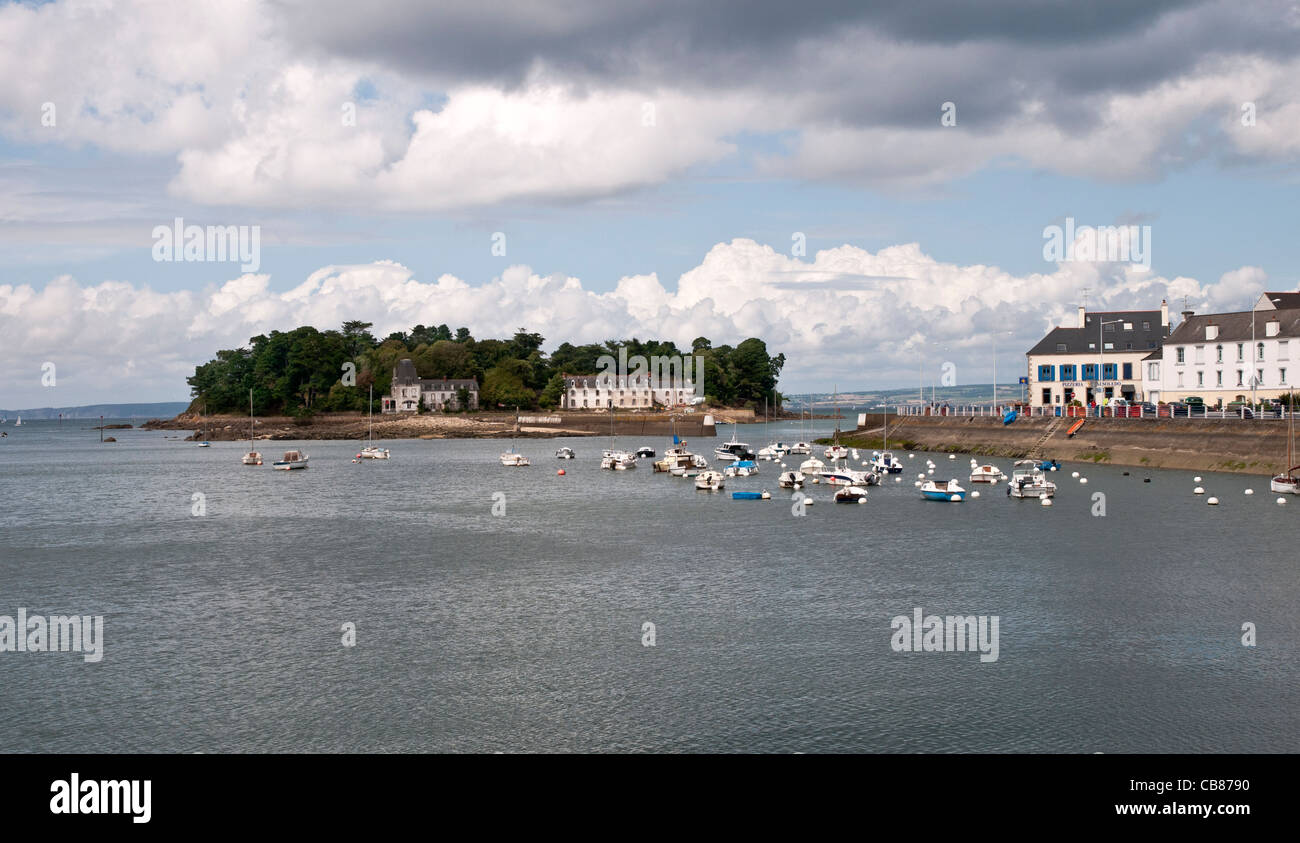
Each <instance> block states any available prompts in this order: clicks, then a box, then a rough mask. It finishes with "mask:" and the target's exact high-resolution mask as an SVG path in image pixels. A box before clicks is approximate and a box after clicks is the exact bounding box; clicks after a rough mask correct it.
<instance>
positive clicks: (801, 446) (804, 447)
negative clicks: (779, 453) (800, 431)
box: [788, 442, 812, 454]
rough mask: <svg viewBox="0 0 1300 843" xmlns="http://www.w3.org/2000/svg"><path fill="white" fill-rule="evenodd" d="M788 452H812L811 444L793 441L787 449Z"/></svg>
mask: <svg viewBox="0 0 1300 843" xmlns="http://www.w3.org/2000/svg"><path fill="white" fill-rule="evenodd" d="M788 453H791V454H811V453H812V445H809V444H808V443H807V442H796V443H794V444H793V445H791V446H790V450H789V452H788Z"/></svg>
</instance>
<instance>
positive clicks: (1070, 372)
mask: <svg viewBox="0 0 1300 843" xmlns="http://www.w3.org/2000/svg"><path fill="white" fill-rule="evenodd" d="M1061 380H1063V381H1073V380H1078V377H1077V372H1076V370H1075V366H1074V364H1073V363H1062V364H1061Z"/></svg>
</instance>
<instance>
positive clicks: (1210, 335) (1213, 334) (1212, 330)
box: [1205, 325, 1219, 340]
mask: <svg viewBox="0 0 1300 843" xmlns="http://www.w3.org/2000/svg"><path fill="white" fill-rule="evenodd" d="M1205 338H1206V339H1207V340H1213V339H1218V338H1219V326H1218V325H1206V326H1205Z"/></svg>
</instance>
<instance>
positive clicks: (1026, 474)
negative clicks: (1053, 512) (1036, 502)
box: [1007, 460, 1056, 498]
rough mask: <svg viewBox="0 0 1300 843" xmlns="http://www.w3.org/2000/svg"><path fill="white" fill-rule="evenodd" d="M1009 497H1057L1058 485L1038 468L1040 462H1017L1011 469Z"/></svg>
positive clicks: (1008, 487)
mask: <svg viewBox="0 0 1300 843" xmlns="http://www.w3.org/2000/svg"><path fill="white" fill-rule="evenodd" d="M1007 495H1009V496H1010V497H1013V498H1040V497H1043V496H1044V495H1046V496H1047V497H1049V498H1051V497H1055V496H1056V484H1055V483H1053V482H1052V481H1051V480H1048V479H1047V474H1046V473H1045V472H1044V471H1043V470H1042V469H1041V468H1039V466H1038V460H1016V464H1015V465H1013V466H1012V467H1011V481H1010V483H1009V484H1008V485H1007Z"/></svg>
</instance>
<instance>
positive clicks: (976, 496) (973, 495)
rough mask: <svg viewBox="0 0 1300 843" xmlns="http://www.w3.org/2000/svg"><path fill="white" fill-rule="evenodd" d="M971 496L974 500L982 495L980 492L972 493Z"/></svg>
mask: <svg viewBox="0 0 1300 843" xmlns="http://www.w3.org/2000/svg"><path fill="white" fill-rule="evenodd" d="M970 496H971V497H972V498H978V497H979V496H980V493H979V492H971V493H970Z"/></svg>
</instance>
